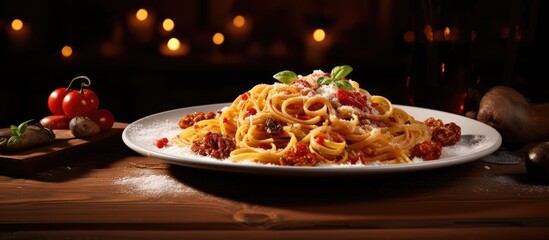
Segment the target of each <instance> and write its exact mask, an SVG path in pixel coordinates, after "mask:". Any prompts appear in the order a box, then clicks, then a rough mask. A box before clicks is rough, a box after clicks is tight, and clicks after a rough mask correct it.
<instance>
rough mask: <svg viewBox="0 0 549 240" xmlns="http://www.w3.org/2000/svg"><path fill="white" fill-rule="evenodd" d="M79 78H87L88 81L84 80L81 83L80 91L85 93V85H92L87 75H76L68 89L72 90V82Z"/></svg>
mask: <svg viewBox="0 0 549 240" xmlns="http://www.w3.org/2000/svg"><path fill="white" fill-rule="evenodd" d="M78 79H86V81H87V83H86V82H82V84H80V93H82V94H83V93H84V88H85V87H89V86H90V85H91V80H90V79H89V78H88V77H86V76H78V77H75V78H73V79H72V80H71V82H70V83H69V86H68V87H67V91H70V90H71V87H72V83H73V82H74V81H76V80H78Z"/></svg>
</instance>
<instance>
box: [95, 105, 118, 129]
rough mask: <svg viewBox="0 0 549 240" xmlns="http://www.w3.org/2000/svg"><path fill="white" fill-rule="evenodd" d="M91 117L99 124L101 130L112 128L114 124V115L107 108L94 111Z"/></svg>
mask: <svg viewBox="0 0 549 240" xmlns="http://www.w3.org/2000/svg"><path fill="white" fill-rule="evenodd" d="M90 119H91V120H93V121H94V122H95V123H97V125H99V128H101V132H103V131H106V130H109V129H111V128H112V125H114V116H113V115H112V113H111V112H110V111H109V110H107V109H99V110H97V111H95V112H93V113H92V114H91V115H90Z"/></svg>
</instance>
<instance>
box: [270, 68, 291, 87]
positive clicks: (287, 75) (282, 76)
mask: <svg viewBox="0 0 549 240" xmlns="http://www.w3.org/2000/svg"><path fill="white" fill-rule="evenodd" d="M273 77H274V78H275V79H276V80H278V81H280V82H282V83H286V84H291V83H293V82H294V81H295V80H297V74H295V72H292V71H289V70H284V71H282V72H279V73H277V74H275V75H274V76H273Z"/></svg>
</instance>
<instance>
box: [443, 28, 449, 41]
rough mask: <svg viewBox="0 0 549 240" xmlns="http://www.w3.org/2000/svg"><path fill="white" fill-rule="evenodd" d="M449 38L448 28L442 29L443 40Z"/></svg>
mask: <svg viewBox="0 0 549 240" xmlns="http://www.w3.org/2000/svg"><path fill="white" fill-rule="evenodd" d="M449 38H450V28H449V27H446V28H445V29H444V39H446V40H448V39H449Z"/></svg>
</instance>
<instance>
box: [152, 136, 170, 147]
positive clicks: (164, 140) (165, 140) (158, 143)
mask: <svg viewBox="0 0 549 240" xmlns="http://www.w3.org/2000/svg"><path fill="white" fill-rule="evenodd" d="M168 142H170V141H169V140H168V138H161V139H158V140H156V144H155V145H156V147H157V148H163V147H166V146H168Z"/></svg>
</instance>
